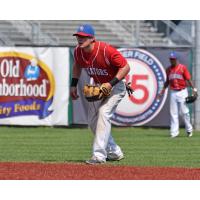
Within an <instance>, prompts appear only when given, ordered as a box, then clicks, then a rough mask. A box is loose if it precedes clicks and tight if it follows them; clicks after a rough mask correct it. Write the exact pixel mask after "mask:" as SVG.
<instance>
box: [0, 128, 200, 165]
mask: <svg viewBox="0 0 200 200" xmlns="http://www.w3.org/2000/svg"><path fill="white" fill-rule="evenodd" d="M168 132H169V130H168V129H157V128H156V129H154V128H113V136H114V138H115V140H116V142H117V143H118V144H119V145H120V146H121V147H122V149H123V151H124V153H125V159H124V160H122V161H120V162H108V164H111V165H132V166H176V167H200V132H194V136H193V137H192V138H187V137H186V135H185V133H184V130H183V129H181V133H180V135H179V137H177V138H174V139H172V138H170V137H169V133H168ZM92 140H93V137H92V134H91V132H90V130H89V129H87V128H51V127H37V128H27V127H1V128H0V161H1V162H7V161H9V162H10V161H11V162H12V161H13V162H24V161H25V162H75V163H77V162H80V163H81V162H83V161H84V160H85V159H88V158H89V157H90V156H91V146H92Z"/></svg>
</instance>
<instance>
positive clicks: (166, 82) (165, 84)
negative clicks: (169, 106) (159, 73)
mask: <svg viewBox="0 0 200 200" xmlns="http://www.w3.org/2000/svg"><path fill="white" fill-rule="evenodd" d="M168 86H169V81H165V83H164V86H163V89H164V90H165V89H166V88H167V87H168Z"/></svg>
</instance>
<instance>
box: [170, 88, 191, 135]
mask: <svg viewBox="0 0 200 200" xmlns="http://www.w3.org/2000/svg"><path fill="white" fill-rule="evenodd" d="M187 96H188V91H187V88H185V89H183V90H180V91H175V90H170V117H171V120H170V134H171V136H172V137H176V136H177V135H178V134H179V114H180V115H181V116H182V118H183V120H184V123H185V130H186V132H192V125H191V123H190V114H189V109H188V107H187V105H186V103H185V98H186V97H187Z"/></svg>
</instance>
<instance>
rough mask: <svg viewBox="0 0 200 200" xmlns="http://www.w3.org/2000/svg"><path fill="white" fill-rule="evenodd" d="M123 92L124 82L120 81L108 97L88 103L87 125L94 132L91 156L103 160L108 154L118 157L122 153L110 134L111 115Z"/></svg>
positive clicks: (124, 89)
mask: <svg viewBox="0 0 200 200" xmlns="http://www.w3.org/2000/svg"><path fill="white" fill-rule="evenodd" d="M125 94H126V87H125V84H124V83H123V81H120V82H119V83H117V84H116V85H115V86H114V87H113V89H112V92H111V95H110V96H109V97H108V98H106V99H104V100H101V101H98V102H95V103H94V102H90V103H89V109H88V125H89V126H90V128H91V130H92V132H93V134H94V141H93V156H94V157H96V158H97V159H98V160H103V161H105V160H106V158H107V157H108V156H111V157H119V156H120V155H122V154H123V152H122V150H121V148H120V147H119V146H118V145H117V144H116V143H115V141H114V139H113V137H112V135H111V117H112V115H113V113H114V112H115V110H116V108H117V105H118V104H119V102H120V101H121V100H122V98H123V97H124V96H125Z"/></svg>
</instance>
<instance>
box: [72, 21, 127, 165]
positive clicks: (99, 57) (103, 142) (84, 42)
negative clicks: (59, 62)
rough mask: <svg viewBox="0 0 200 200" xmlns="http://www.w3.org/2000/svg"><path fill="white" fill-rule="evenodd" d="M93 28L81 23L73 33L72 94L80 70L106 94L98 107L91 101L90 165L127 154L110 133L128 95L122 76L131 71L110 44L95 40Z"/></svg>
mask: <svg viewBox="0 0 200 200" xmlns="http://www.w3.org/2000/svg"><path fill="white" fill-rule="evenodd" d="M94 35H95V32H94V29H93V27H92V26H91V25H89V24H84V25H82V26H80V27H79V28H78V30H77V32H76V33H75V34H73V36H76V39H77V41H78V45H77V47H76V48H75V50H74V65H73V76H72V77H73V78H72V82H71V88H70V95H71V97H72V99H73V100H76V99H77V98H78V94H77V84H78V79H79V77H80V74H81V69H82V68H83V69H86V71H87V73H88V75H89V76H90V77H92V78H93V79H94V82H95V83H96V84H97V85H98V84H99V85H100V90H101V92H102V93H103V95H104V96H105V98H102V99H101V100H99V101H97V103H95V105H96V104H97V105H98V107H95V106H94V104H93V103H89V109H88V124H89V126H90V128H91V130H92V132H93V133H94V141H93V153H92V157H91V159H90V160H87V161H86V163H87V164H99V163H105V162H106V160H113V161H115V160H121V159H122V158H123V157H124V155H123V152H122V150H121V148H120V147H119V146H118V145H117V144H116V143H115V141H114V139H113V137H112V135H111V117H112V115H113V113H114V112H115V110H116V108H117V105H118V104H119V102H120V101H121V100H122V98H123V97H124V96H125V94H126V86H125V83H124V82H123V81H122V79H124V78H125V76H126V75H127V74H128V73H129V71H130V67H129V65H128V63H127V61H126V59H125V58H124V57H123V56H122V55H121V54H120V53H119V52H118V51H117V50H116V49H115V48H113V47H111V46H110V45H108V44H107V43H104V42H100V41H96V39H95V37H94Z"/></svg>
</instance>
